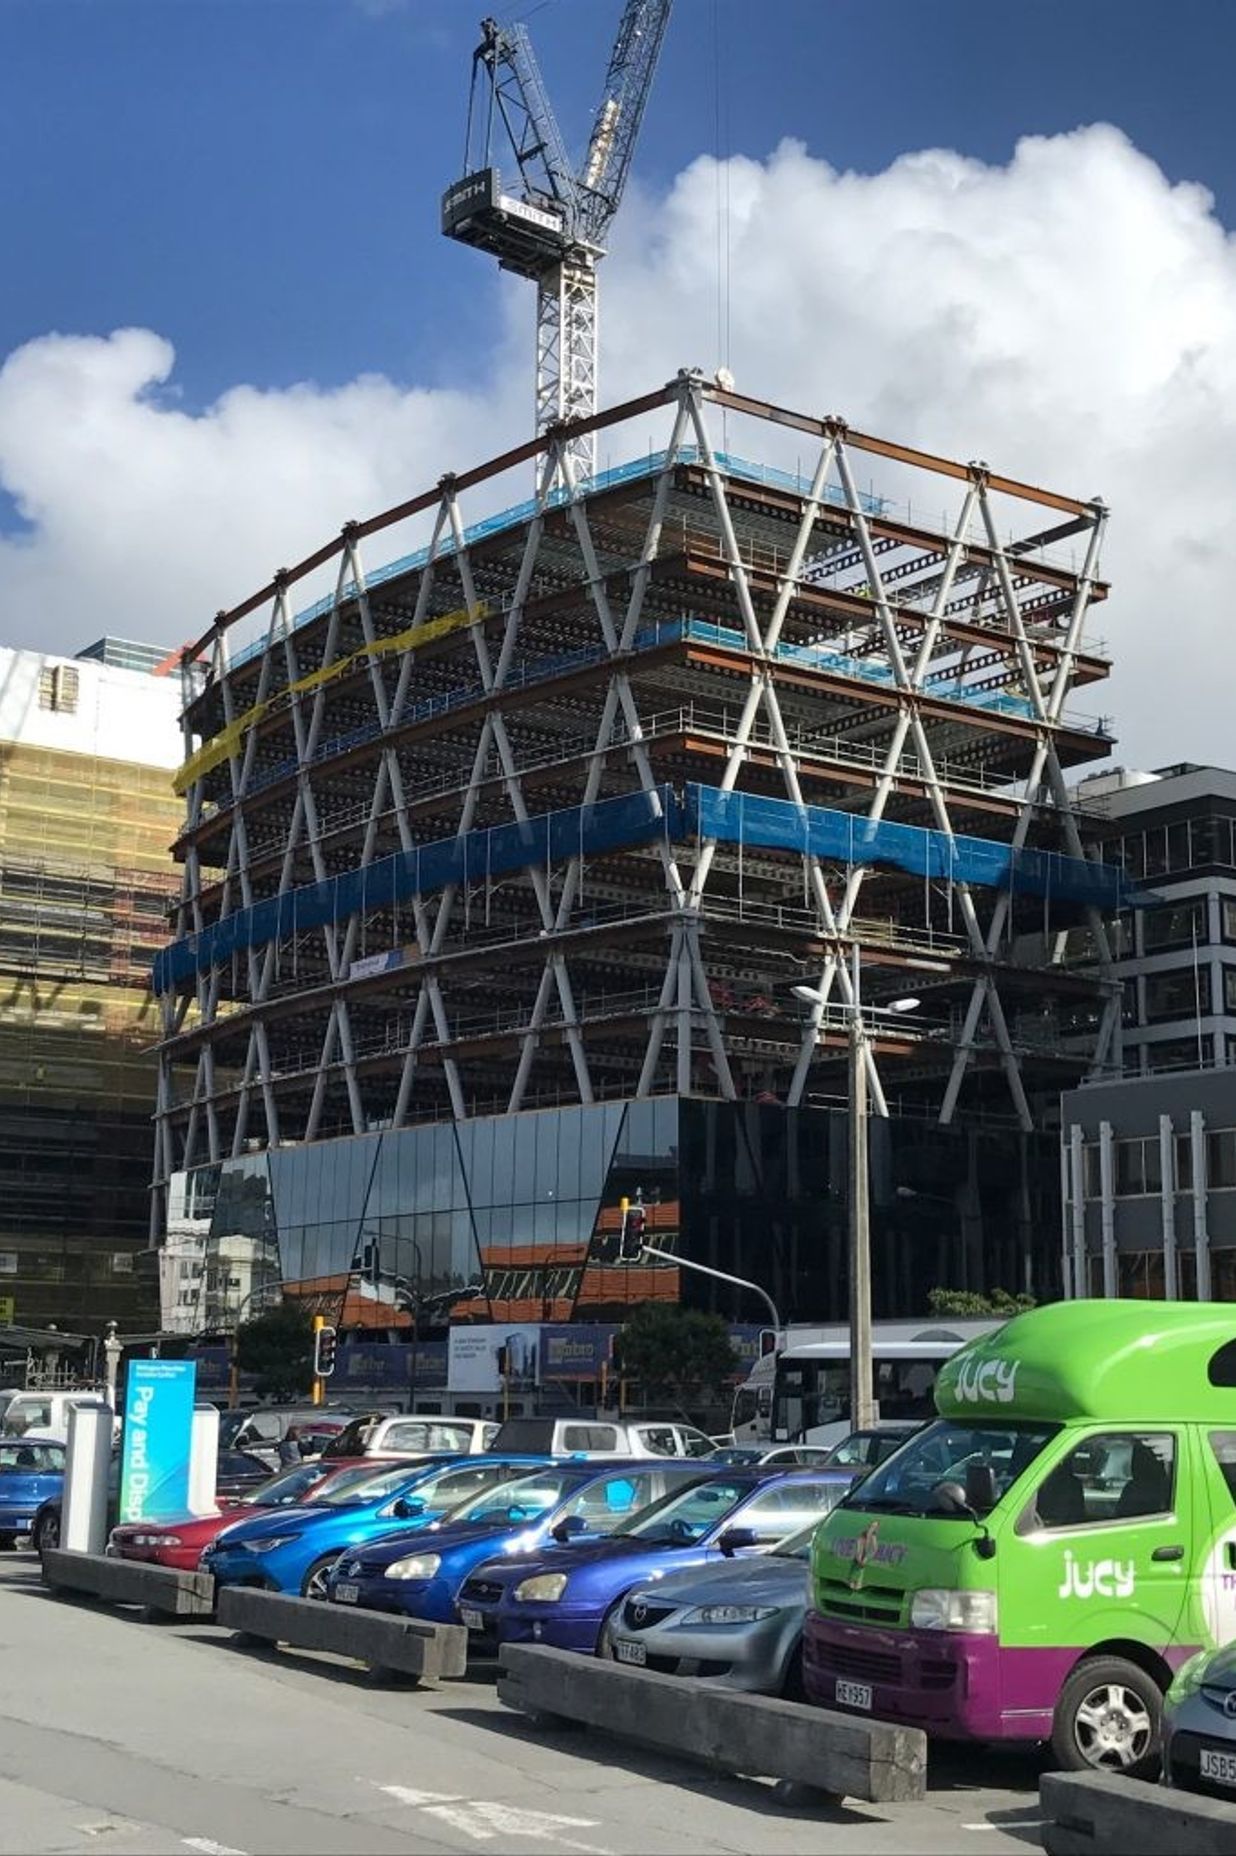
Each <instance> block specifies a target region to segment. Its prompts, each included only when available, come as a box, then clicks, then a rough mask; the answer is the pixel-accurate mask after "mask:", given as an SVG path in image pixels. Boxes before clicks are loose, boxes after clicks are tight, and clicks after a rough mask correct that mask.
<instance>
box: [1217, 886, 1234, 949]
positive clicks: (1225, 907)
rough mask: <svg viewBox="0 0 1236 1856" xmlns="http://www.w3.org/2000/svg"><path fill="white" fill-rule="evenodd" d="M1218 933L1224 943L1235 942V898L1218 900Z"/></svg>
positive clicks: (1223, 897) (1227, 897) (1228, 897)
mask: <svg viewBox="0 0 1236 1856" xmlns="http://www.w3.org/2000/svg"><path fill="white" fill-rule="evenodd" d="M1219 910H1220V913H1219V932H1220V934H1221V935H1222V936H1223V939H1224V940H1225V941H1236V896H1221V897H1220V899H1219Z"/></svg>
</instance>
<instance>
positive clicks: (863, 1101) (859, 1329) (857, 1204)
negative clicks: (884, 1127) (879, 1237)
mask: <svg viewBox="0 0 1236 1856" xmlns="http://www.w3.org/2000/svg"><path fill="white" fill-rule="evenodd" d="M853 960H854V975H853V986H852V988H851V1000H850V1043H849V1057H850V1064H849V1068H850V1088H849V1096H850V1129H849V1133H850V1140H849V1160H850V1169H849V1171H850V1177H849V1182H848V1183H849V1207H850V1230H849V1236H850V1245H849V1249H850V1424H851V1427H852V1429H854V1430H857V1431H861V1430H866V1429H867V1428H868V1427H869V1426H870V1425H871V1423H872V1422H873V1420H874V1418H875V1405H874V1401H873V1398H872V1384H871V1205H870V1197H869V1172H868V1158H867V1052H866V1047H865V1038H864V1035H863V1013H862V1005H861V1003H860V997H859V961H858V943H857V941H856V942H855V943H854V949H853Z"/></svg>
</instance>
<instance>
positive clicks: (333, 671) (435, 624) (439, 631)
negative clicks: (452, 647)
mask: <svg viewBox="0 0 1236 1856" xmlns="http://www.w3.org/2000/svg"><path fill="white" fill-rule="evenodd" d="M492 610H493V608H492V607H491V606H490V605H488V604H487V603H486V602H485V601H483V600H482V601H481V603H480V604H479V605H476V606H461V607H459V608H458V610H457V611H455V612H444V613H442V615H441V616H440V617H439V618H436V619H426V620H425V621H424V623H423V624H420V625H409V626H408V628H407V630H406V631H402V632H395V633H394V634H393V635H392V636H391V637H389V638H375V639H374V641H373V643H372V644H363V645H361V647H360V649H359V650H358V651H352V652H350V653H349V654H348V656H347V657H339V658H336V659H335V662H334V663H333V664H325V665H323V667H322V669H321V670H311V671H309V672H308V674H307V675H306V676H303V677H298V678H297V679H296V681H295V683H289V684H288V685H287V686H286V688H284V689H282V690H280V691H279V693H278V695H276V696H272V697H270V699H269V700H268V701H266V702H255V703H254V705H253V707H252V708H251V709H246V710H245V712H244V714H243V715H238V716H237V717H236V719H235V721H232V722H229V723H228V724H227V726H226V727H224V728H221V729H220V730H219V732H218V734H217V735H212V736H211V737H210V740H209V741H204V742H203V743H202V745H201V747H200V748H198V750H197V752H196V753H195V754H190V756H189V758H188V760H187V761H185V762H184V763H183V765H182V766H180V767H179V768H177V770H176V772H175V774H174V775H173V776H172V787H173V789H174V790H175V791H176V792H178V793H184V792H187V791H188V789H189V787H190V786H192V784H193V782H194V780H200V779H201V777H202V775H203V774H204V773H209V772H210V771H211V769H212V768H213V767H217V766H218V765H219V763H220V762H221V761H225V760H228V759H229V758H230V757H231V755H233V754H234V753H236V751H237V749H238V748H239V747H240V744H241V742H242V741H243V740H244V738H245V736H246V735H247V734H248V732H249V730H250V729H251V728H255V727H256V726H257V724H258V723H259V722H260V721H261V720H262V717H263V716H264V715H269V714H271V713H272V712H276V711H278V710H279V709H281V708H282V707H283V706H284V705H285V703H286V702H289V701H290V700H291V698H292V697H293V696H300V695H303V694H304V693H305V692H306V691H307V690H316V689H320V688H321V687H322V685H323V684H324V683H333V682H334V681H335V680H336V678H338V677H342V676H344V675H345V674H346V673H347V671H349V670H350V669H351V668H352V667H353V665H355V664H358V663H360V662H361V661H362V659H365V658H376V657H388V656H390V654H391V653H392V652H398V651H415V650H419V648H420V647H421V645H424V644H431V643H432V642H433V640H434V639H435V638H444V637H445V636H446V634H447V633H448V632H455V631H459V630H461V629H462V628H463V627H464V626H465V625H478V624H479V623H480V621H481V620H482V619H487V618H488V617H489V616H490V613H491V612H492Z"/></svg>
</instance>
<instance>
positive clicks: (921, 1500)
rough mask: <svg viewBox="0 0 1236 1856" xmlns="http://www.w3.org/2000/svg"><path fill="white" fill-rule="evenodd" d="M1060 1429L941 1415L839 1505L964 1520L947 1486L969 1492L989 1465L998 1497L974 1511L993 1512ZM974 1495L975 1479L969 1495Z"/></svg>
mask: <svg viewBox="0 0 1236 1856" xmlns="http://www.w3.org/2000/svg"><path fill="white" fill-rule="evenodd" d="M1059 1429H1060V1426H1059V1425H1058V1424H1025V1423H1007V1424H1000V1423H997V1422H996V1421H995V1420H986V1421H983V1420H980V1421H976V1422H975V1423H973V1424H966V1423H963V1422H961V1421H959V1420H957V1419H952V1418H941V1419H939V1420H938V1421H937V1422H936V1423H935V1424H931V1425H928V1426H927V1428H926V1430H922V1431H919V1432H918V1434H917V1436H915V1437H912V1438H910V1440H909V1441H908V1442H907V1443H904V1444H903V1445H902V1446H901V1449H900V1450H898V1452H897V1454H896V1455H895V1456H892V1457H890V1458H889V1459H888V1461H887V1462H886V1463H881V1464H880V1465H879V1467H878V1468H876V1469H873V1470H872V1472H871V1474H870V1475H869V1476H864V1477H863V1479H862V1481H861V1482H860V1483H858V1484H857V1485H856V1487H855V1488H853V1489H852V1490H851V1491H850V1493H849V1494H848V1495H847V1496H846V1497H845V1498H844V1499H843V1500H842V1501H841V1502H840V1503H839V1504H838V1505H839V1507H841V1508H850V1509H861V1510H862V1511H863V1512H864V1513H872V1514H918V1515H927V1514H929V1515H932V1516H933V1517H938V1518H940V1519H942V1520H947V1519H949V1518H950V1517H951V1518H953V1519H956V1520H960V1521H964V1520H965V1519H966V1518H967V1513H966V1507H967V1504H966V1503H965V1502H962V1503H959V1502H957V1500H956V1498H955V1494H954V1496H953V1497H950V1496H949V1495H948V1494H947V1493H946V1492H945V1491H946V1488H947V1485H950V1484H951V1485H952V1486H953V1489H954V1491H958V1490H960V1491H962V1492H963V1493H964V1492H966V1479H967V1474H968V1472H970V1471H971V1470H972V1469H990V1471H991V1481H992V1482H994V1485H995V1501H992V1500H989V1499H987V1496H986V1495H984V1496H983V1497H982V1498H981V1499H979V1500H976V1501H974V1502H973V1512H974V1513H976V1514H990V1513H991V1510H992V1508H993V1507H994V1506H995V1503H996V1502H997V1501H999V1500H1000V1499H1001V1498H1002V1497H1003V1495H1004V1494H1005V1491H1006V1490H1008V1489H1010V1488H1012V1486H1013V1484H1014V1483H1015V1482H1016V1481H1017V1479H1018V1477H1019V1476H1021V1475H1023V1474H1024V1472H1025V1471H1026V1470H1027V1469H1028V1468H1029V1467H1030V1465H1031V1463H1033V1461H1034V1459H1035V1458H1036V1457H1037V1456H1038V1455H1039V1453H1040V1451H1041V1450H1042V1449H1043V1447H1044V1445H1045V1444H1046V1443H1047V1442H1048V1440H1049V1439H1050V1438H1051V1437H1054V1436H1055V1434H1056V1432H1057V1431H1058V1430H1059ZM975 1493H977V1491H976V1489H975V1482H974V1479H972V1480H971V1486H970V1490H969V1494H975ZM987 1494H988V1495H989V1494H990V1486H989V1488H988V1491H987Z"/></svg>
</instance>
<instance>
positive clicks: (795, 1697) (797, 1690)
mask: <svg viewBox="0 0 1236 1856" xmlns="http://www.w3.org/2000/svg"><path fill="white" fill-rule="evenodd" d="M781 1699H782V1701H806V1699H807V1691H806V1689H805V1688H804V1686H803V1644H802V1638H801V1637H800V1638H799V1640H798V1642H797V1643H796V1644H795V1645H794V1648H793V1649H792V1650H791V1651H790V1655H789V1659H788V1661H787V1662H786V1665H785V1675H784V1676H783V1677H782V1679H781Z"/></svg>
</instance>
